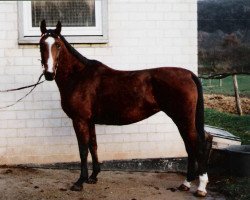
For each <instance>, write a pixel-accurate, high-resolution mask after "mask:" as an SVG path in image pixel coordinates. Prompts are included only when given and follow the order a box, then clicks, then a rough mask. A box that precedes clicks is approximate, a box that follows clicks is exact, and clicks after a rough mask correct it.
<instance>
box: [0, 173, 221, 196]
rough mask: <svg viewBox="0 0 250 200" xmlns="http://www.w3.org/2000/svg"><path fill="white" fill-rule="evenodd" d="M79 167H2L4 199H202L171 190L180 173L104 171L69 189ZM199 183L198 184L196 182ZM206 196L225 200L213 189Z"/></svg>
mask: <svg viewBox="0 0 250 200" xmlns="http://www.w3.org/2000/svg"><path fill="white" fill-rule="evenodd" d="M78 175H79V171H78V170H54V169H33V168H0V199H1V200H35V199H37V200H42V199H60V200H61V199H62V200H64V199H65V200H66V199H67V200H69V199H70V200H75V199H76V200H98V199H106V200H142V199H143V200H168V199H171V200H175V199H178V200H180V199H188V200H190V199H191V200H192V199H198V198H196V197H194V196H193V193H194V191H195V187H192V188H191V191H189V192H181V191H175V192H173V191H171V190H170V189H169V188H176V187H177V186H178V185H179V184H180V183H181V182H182V181H183V179H184V176H183V175H181V174H176V173H145V172H119V171H113V172H111V171H103V172H101V173H100V175H99V181H98V183H97V184H95V185H88V184H85V185H84V189H83V191H82V192H72V191H70V190H69V188H70V186H71V184H72V182H73V181H74V180H75V179H77V177H78ZM195 184H197V183H194V185H195ZM203 199H209V200H212V199H225V198H224V197H223V196H222V195H220V194H218V193H213V192H210V191H209V193H208V196H207V197H206V198H203Z"/></svg>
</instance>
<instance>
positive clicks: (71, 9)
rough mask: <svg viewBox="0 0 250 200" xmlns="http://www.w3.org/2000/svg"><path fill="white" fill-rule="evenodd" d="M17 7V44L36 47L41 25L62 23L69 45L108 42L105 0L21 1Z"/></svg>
mask: <svg viewBox="0 0 250 200" xmlns="http://www.w3.org/2000/svg"><path fill="white" fill-rule="evenodd" d="M18 6H19V20H20V21H19V43H21V44H24V43H30V44H32V43H38V42H39V37H40V35H41V33H40V27H39V26H40V22H41V21H42V20H43V19H45V20H46V24H47V28H54V27H53V26H55V25H56V24H57V21H59V20H60V21H61V22H62V25H63V28H62V35H64V36H65V37H66V39H67V40H68V41H69V42H71V43H106V42H107V0H66V1H23V2H18Z"/></svg>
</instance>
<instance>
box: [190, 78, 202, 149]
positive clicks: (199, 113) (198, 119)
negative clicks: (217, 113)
mask: <svg viewBox="0 0 250 200" xmlns="http://www.w3.org/2000/svg"><path fill="white" fill-rule="evenodd" d="M192 79H193V81H194V82H195V84H196V87H197V92H198V100H197V105H196V116H195V126H196V130H197V133H198V137H199V140H200V142H201V144H204V142H205V130H204V99H203V91H202V85H201V81H200V79H199V78H198V77H197V76H196V75H195V74H193V75H192Z"/></svg>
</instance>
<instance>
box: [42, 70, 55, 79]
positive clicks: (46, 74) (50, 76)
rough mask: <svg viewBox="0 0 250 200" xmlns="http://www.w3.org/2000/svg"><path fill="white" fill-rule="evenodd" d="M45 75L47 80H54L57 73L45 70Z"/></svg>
mask: <svg viewBox="0 0 250 200" xmlns="http://www.w3.org/2000/svg"><path fill="white" fill-rule="evenodd" d="M44 76H45V79H46V80H47V81H53V80H54V77H55V74H54V73H49V72H45V73H44Z"/></svg>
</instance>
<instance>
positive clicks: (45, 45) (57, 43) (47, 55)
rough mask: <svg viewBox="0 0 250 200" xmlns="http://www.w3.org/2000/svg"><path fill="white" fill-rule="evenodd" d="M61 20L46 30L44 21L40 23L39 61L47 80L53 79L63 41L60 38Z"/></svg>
mask: <svg viewBox="0 0 250 200" xmlns="http://www.w3.org/2000/svg"><path fill="white" fill-rule="evenodd" d="M61 27H62V25H61V22H58V23H57V25H56V29H54V30H51V29H49V30H47V28H46V22H45V20H43V21H42V22H41V25H40V30H41V33H42V36H41V39H40V52H41V62H42V65H43V67H44V75H45V79H46V80H48V81H52V80H54V78H55V76H56V70H57V67H58V58H59V54H60V51H61V46H62V45H63V42H62V41H61V39H60V33H61Z"/></svg>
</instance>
